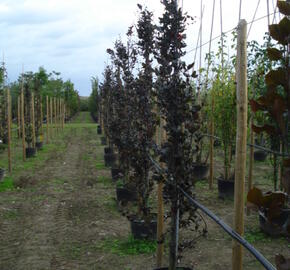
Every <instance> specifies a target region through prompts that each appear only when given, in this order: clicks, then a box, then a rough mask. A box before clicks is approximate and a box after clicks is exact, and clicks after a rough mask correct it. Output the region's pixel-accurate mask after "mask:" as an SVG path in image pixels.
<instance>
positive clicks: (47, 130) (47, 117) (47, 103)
mask: <svg viewBox="0 0 290 270" xmlns="http://www.w3.org/2000/svg"><path fill="white" fill-rule="evenodd" d="M49 134H50V130H49V102H48V96H46V143H49Z"/></svg>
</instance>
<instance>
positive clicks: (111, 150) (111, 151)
mask: <svg viewBox="0 0 290 270" xmlns="http://www.w3.org/2000/svg"><path fill="white" fill-rule="evenodd" d="M104 153H105V154H113V148H111V147H105V148H104Z"/></svg>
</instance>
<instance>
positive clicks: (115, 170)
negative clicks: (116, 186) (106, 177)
mask: <svg viewBox="0 0 290 270" xmlns="http://www.w3.org/2000/svg"><path fill="white" fill-rule="evenodd" d="M111 174H112V180H114V181H117V180H118V179H119V178H120V177H122V176H123V175H124V171H123V170H122V169H120V168H111Z"/></svg>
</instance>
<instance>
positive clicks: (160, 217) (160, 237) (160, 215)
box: [157, 119, 166, 267]
mask: <svg viewBox="0 0 290 270" xmlns="http://www.w3.org/2000/svg"><path fill="white" fill-rule="evenodd" d="M164 125H165V122H164V120H163V119H161V123H160V128H159V130H160V135H161V138H160V137H159V138H160V144H162V143H164V142H165V140H166V132H165V130H164ZM158 142H159V140H158ZM161 167H164V164H163V163H161ZM163 186H164V184H163V182H162V181H160V182H159V183H158V189H157V202H158V203H157V209H158V212H157V267H161V266H162V259H163V253H164V203H163Z"/></svg>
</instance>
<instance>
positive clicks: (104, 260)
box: [0, 112, 290, 270]
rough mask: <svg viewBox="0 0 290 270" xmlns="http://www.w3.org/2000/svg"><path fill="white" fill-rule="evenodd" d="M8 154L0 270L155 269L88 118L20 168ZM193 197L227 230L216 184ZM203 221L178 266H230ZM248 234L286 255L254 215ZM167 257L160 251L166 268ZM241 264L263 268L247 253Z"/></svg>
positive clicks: (226, 248)
mask: <svg viewBox="0 0 290 270" xmlns="http://www.w3.org/2000/svg"><path fill="white" fill-rule="evenodd" d="M14 151H15V152H14V153H13V154H14V160H15V164H14V172H13V174H12V175H11V176H8V177H6V178H5V179H6V180H4V181H7V182H9V181H13V182H14V186H15V188H11V190H6V191H5V190H3V191H2V192H1V193H0V270H36V269H37V270H46V269H51V270H56V269H57V270H58V269H63V270H66V269H73V270H75V269H83V270H93V269H98V270H102V269H112V270H114V269H116V270H117V269H118V270H119V269H120V270H135V269H136V270H141V269H146V270H147V269H148V270H149V269H153V268H154V265H155V260H156V258H155V253H154V246H153V249H152V246H150V245H149V244H148V245H147V244H146V243H145V244H144V243H134V241H132V239H131V238H130V236H129V235H130V226H129V222H128V220H127V219H126V218H125V217H123V216H122V215H121V214H120V213H119V211H118V207H117V204H116V201H115V185H114V184H113V183H112V180H111V175H110V170H109V169H108V168H106V167H105V166H104V161H103V146H101V143H100V135H97V125H96V123H93V121H92V120H91V118H90V116H89V113H86V112H83V113H80V115H79V116H78V117H77V118H76V119H74V121H73V122H72V123H69V124H67V125H66V127H65V129H64V131H60V130H59V132H58V133H57V132H56V130H55V131H54V136H53V141H52V142H51V143H50V144H48V145H45V147H44V149H43V150H42V151H39V153H38V154H37V157H35V158H33V159H31V160H29V161H27V162H25V163H23V162H22V161H21V147H20V144H19V142H18V143H15V150H14ZM0 158H2V160H3V159H5V155H4V154H2V155H1V156H0ZM1 164H2V163H1ZM1 164H0V165H1ZM217 166H218V163H217ZM259 166H260V167H259V168H260V170H263V171H264V169H263V166H265V168H268V167H269V166H268V164H265V163H263V164H261V165H259ZM259 168H258V169H257V168H256V172H257V171H258V170H259ZM257 175H259V172H257ZM257 184H259V183H257ZM261 185H263V186H264V182H263V181H262V180H261ZM0 188H1V186H0ZM197 194H198V196H197V198H198V199H199V201H200V202H201V203H203V204H204V205H206V206H207V207H209V208H210V209H211V210H212V211H213V212H214V213H216V214H217V215H218V216H220V217H221V218H222V219H224V220H225V221H226V222H227V223H228V224H230V225H232V220H233V202H232V201H230V200H219V199H218V198H217V197H218V196H217V191H216V186H215V188H214V191H209V190H208V187H207V184H206V183H205V182H200V183H198V184H197ZM154 195H155V194H154ZM152 200H153V203H154V200H155V198H153V199H152ZM205 219H206V220H207V224H208V234H207V236H206V237H199V238H197V239H196V241H195V242H194V246H193V248H191V249H189V250H186V251H185V252H184V254H183V258H182V264H183V265H186V266H193V267H194V269H200V270H205V269H215V270H219V269H231V244H232V240H231V238H230V237H229V236H227V235H226V234H225V233H224V232H223V231H222V230H221V229H220V228H219V227H218V226H217V225H215V224H214V223H213V222H211V221H210V220H208V219H207V218H205ZM195 237H196V235H194V234H193V233H191V232H190V231H185V232H182V233H181V240H182V239H194V238H195ZM246 237H247V239H248V240H249V241H250V242H251V243H252V244H253V245H254V246H255V247H256V248H257V249H258V250H259V251H260V252H261V253H262V254H264V255H265V256H266V258H268V259H269V260H270V261H272V262H273V259H274V255H275V254H276V253H282V254H284V255H289V254H290V243H289V240H287V239H285V238H278V239H271V238H270V237H267V236H266V235H264V234H263V233H261V232H260V231H259V226H258V218H257V214H256V213H252V214H251V215H250V216H248V217H246ZM132 242H133V245H132ZM138 244H139V245H142V247H138ZM167 255H168V250H167V249H166V250H165V258H164V261H165V264H166V260H167V259H166V258H167ZM244 266H245V267H244V269H247V270H254V269H255V270H256V269H263V267H261V266H260V265H259V263H257V262H256V261H255V259H254V258H253V257H252V256H251V255H250V254H249V253H248V252H245V260H244Z"/></svg>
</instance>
